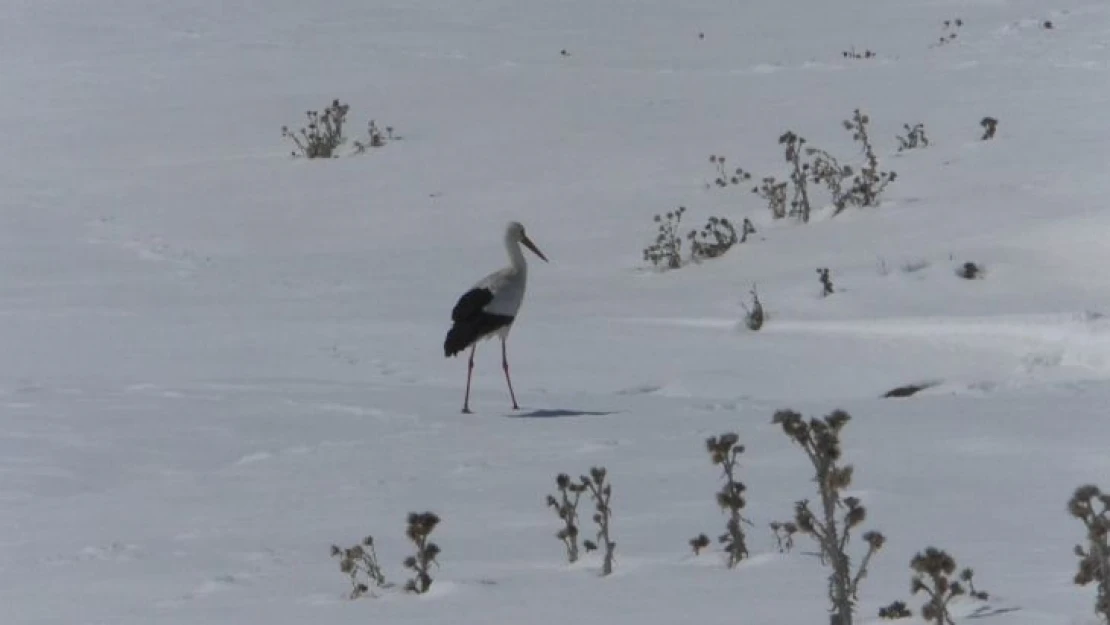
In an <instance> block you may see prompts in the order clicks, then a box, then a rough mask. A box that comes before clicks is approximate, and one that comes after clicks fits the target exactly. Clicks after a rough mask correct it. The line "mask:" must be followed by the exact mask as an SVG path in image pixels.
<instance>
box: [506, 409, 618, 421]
mask: <svg viewBox="0 0 1110 625" xmlns="http://www.w3.org/2000/svg"><path fill="white" fill-rule="evenodd" d="M616 413H617V411H616V410H601V411H598V410H573V409H566V408H542V409H539V410H530V411H528V412H520V413H517V414H510V415H507V416H508V417H509V418H510V419H560V418H563V417H604V416H606V415H611V414H616Z"/></svg>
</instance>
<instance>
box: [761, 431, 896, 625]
mask: <svg viewBox="0 0 1110 625" xmlns="http://www.w3.org/2000/svg"><path fill="white" fill-rule="evenodd" d="M850 420H851V416H849V415H848V413H846V412H844V411H842V410H837V411H834V412H832V413H830V414H829V415H827V416H826V417H824V418H823V419H818V418H812V419H810V420H809V421H806V420H805V419H804V418H803V417H802V415H801V414H799V413H797V412H794V411H792V410H780V411H778V412H776V413H775V415H774V417H773V419H772V421H773V422H774V423H776V424H778V425H780V426H781V427H782V431H783V433H784V434H786V436H787V437H789V438H790V439H791V440H792V441H794V442H795V443H796V444H797V445H798V446H799V447H800V448H801V449H802V451H803V452H804V453H805V455H806V458H808V459H809V462H810V464H811V465H812V466H813V470H814V474H815V475H814V477H815V481H816V482H817V494H818V497H819V498H820V502H819V507H818V509H817V511H816V512H815V511H814V510H813V509H812V508H811V507H810V505H809V501H808V500H802V501H799V502H797V503H796V504H795V506H794V523H795V524H796V525H797V527H798V531H800V532H802V533H803V534H808V535H809V536H811V537H812V538H813V539H814V540H815V541H816V542H817V544H818V547H819V548H820V554H821V560H822V563H823V564H825V565H826V566H828V567H829V568H831V569H832V572H831V573H830V574H829V585H828V594H829V603H830V613H831V616H830V623H831V625H851V624H852V616H853V610H854V607H855V602H856V600H857V598H858V591H859V583H860V581H861V580H862V579H863V578H864V577H866V575H867V565H868V564H869V563H870V561H871V558H872V556H874V554H875V552H877V551H878V550H879V549H881V548H882V546H883V543H884V542H885V540H886V539H885V538H884V537H883V535H882V534H880V533H879V532H876V531H869V532H865V533H864V534H863V536H862V538H863V540H864V542H866V543H867V551H866V553H865V554H864V556H863V559H862V560H860V563H859V565H858V566H857V567H855V568H854V569H853V567H852V563H851V559H850V558H849V556H848V544H849V542H850V540H851V536H852V530H853V529H856V528H858V527H859V526H860V524H862V523H863V521H864V519H865V518H866V516H867V511H866V509H865V508H864V507H863V504H862V503H861V502H860V501H859V500H858V499H856V498H855V497H846V496H844V491H845V490H846V489H847V488H848V487H849V486H850V485H851V483H852V473H853V469H852V466H851V465H843V464H841V462H840V460H841V444H840V432H841V430H843V428H844V426H845V425H847V424H848V422H849V421H850ZM841 510H843V511H844V513H843V515H842V516H839V517H838V515H837V513H838V512H839V511H841Z"/></svg>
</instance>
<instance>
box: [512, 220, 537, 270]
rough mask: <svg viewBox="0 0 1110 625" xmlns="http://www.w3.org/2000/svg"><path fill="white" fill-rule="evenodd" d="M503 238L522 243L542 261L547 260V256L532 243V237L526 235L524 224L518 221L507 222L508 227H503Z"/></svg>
mask: <svg viewBox="0 0 1110 625" xmlns="http://www.w3.org/2000/svg"><path fill="white" fill-rule="evenodd" d="M505 238H506V239H507V240H508V241H510V242H512V243H522V244H523V245H524V247H526V248H528V249H530V250H532V252H533V253H534V254H535V255H536V256H539V257H540V258H542V259H543V262H545V263H546V262H547V257H546V256H544V255H543V252H541V251H540V250H539V248H538V247H536V244H535V243H532V239H529V238H528V235H527V234H525V232H524V225H523V224H521V223H520V222H519V221H510V222H509V225H508V227H507V228H506V229H505Z"/></svg>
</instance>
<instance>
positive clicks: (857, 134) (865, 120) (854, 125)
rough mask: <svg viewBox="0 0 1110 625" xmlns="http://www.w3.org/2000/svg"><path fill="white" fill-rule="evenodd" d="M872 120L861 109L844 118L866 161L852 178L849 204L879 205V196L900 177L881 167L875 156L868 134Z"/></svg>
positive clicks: (845, 127) (846, 126)
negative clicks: (868, 126)
mask: <svg viewBox="0 0 1110 625" xmlns="http://www.w3.org/2000/svg"><path fill="white" fill-rule="evenodd" d="M870 122H871V118H870V117H868V116H867V115H865V114H863V113H862V112H860V110H859V109H856V110H854V111H852V118H851V119H846V120H844V129H845V130H847V131H848V132H850V133H852V139H853V140H854V141H856V142H857V143H859V144H860V149H861V150H862V151H863V156H864V161H865V164H864V165H863V166H862V167H860V170H859V173H858V174H857V175H856V176H855V177H853V178H852V186H851V189H850V190H849V194H850V200H849V204H854V205H856V206H865V207H866V206H878V205H879V204H878V202H879V196H880V195H882V192H883V191H884V190H885V189H886V187H887V185H888V184H890V183H892V182H894V181H895V180H896V179H897V178H898V174H896V173H895V172H892V171H882V170H880V169H879V158H878V157H877V156H875V148H874V146H873V145H872V143H871V137H870V136H869V135H868V134H867V124H869V123H870Z"/></svg>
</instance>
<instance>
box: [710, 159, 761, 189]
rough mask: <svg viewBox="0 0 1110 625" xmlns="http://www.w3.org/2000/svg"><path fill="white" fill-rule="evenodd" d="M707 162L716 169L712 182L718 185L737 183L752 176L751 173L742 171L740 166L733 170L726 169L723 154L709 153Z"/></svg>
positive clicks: (725, 185)
mask: <svg viewBox="0 0 1110 625" xmlns="http://www.w3.org/2000/svg"><path fill="white" fill-rule="evenodd" d="M709 162H710V163H711V164H712V165H713V166H714V168H715V169H716V170H717V177H716V178H714V179H713V184H715V185H717V186H718V187H727V186H729V185H738V184H740V183H742V182H745V181H747V180H750V179H751V177H752V175H751V173H749V172H747V171H744V169H743V168H741V167H737V168H736V169H734V170H733V171H728V170H727V169H726V168H725V157H723V156H717V155H716V154H710V155H709Z"/></svg>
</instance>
